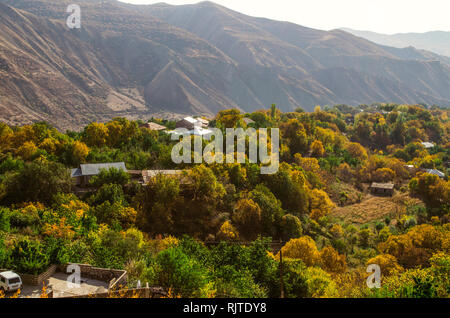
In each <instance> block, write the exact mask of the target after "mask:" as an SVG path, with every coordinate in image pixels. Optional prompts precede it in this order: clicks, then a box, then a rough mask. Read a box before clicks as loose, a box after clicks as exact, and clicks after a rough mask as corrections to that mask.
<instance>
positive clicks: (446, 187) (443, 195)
mask: <svg viewBox="0 0 450 318" xmlns="http://www.w3.org/2000/svg"><path fill="white" fill-rule="evenodd" d="M409 189H410V191H411V193H412V194H413V195H417V196H419V197H421V198H422V199H423V201H424V202H425V204H426V205H427V206H429V207H430V208H434V209H433V210H431V209H430V211H432V212H434V211H436V212H437V213H438V214H439V215H444V214H445V213H446V211H448V207H449V205H450V182H449V181H445V180H442V179H440V178H439V177H438V176H435V175H431V174H428V173H423V174H421V175H419V176H418V177H416V178H413V179H411V181H410V183H409Z"/></svg>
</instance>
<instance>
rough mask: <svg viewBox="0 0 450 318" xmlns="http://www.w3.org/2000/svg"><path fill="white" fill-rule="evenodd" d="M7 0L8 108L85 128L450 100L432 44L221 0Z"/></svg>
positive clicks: (0, 75) (3, 39) (4, 94)
mask: <svg viewBox="0 0 450 318" xmlns="http://www.w3.org/2000/svg"><path fill="white" fill-rule="evenodd" d="M71 3H72V1H68V0H60V1H58V2H57V3H55V1H49V0H33V1H31V0H0V29H1V30H2V32H1V33H0V83H1V85H0V96H1V98H0V118H1V119H2V120H4V121H7V122H8V123H10V124H21V123H25V122H30V121H36V120H47V121H49V122H51V123H52V124H54V125H56V126H57V127H58V128H60V129H77V128H79V127H80V126H82V125H83V124H85V123H87V122H89V121H92V120H106V119H109V118H112V117H115V116H128V117H131V118H145V117H149V116H151V115H152V114H155V113H162V112H171V113H178V114H204V115H211V114H214V113H216V112H217V111H218V110H221V109H224V108H230V107H237V108H240V109H242V110H245V111H252V110H255V109H259V108H267V106H268V105H270V104H272V103H275V104H277V105H278V107H279V108H281V109H282V110H284V111H289V110H292V109H294V108H296V107H302V108H304V109H306V110H312V109H313V107H314V106H315V105H319V104H320V105H325V104H338V103H346V104H352V105H356V104H360V103H371V102H398V103H412V104H413V103H421V102H423V103H427V104H439V105H450V90H449V89H448V88H449V87H450V67H449V66H448V65H447V63H446V61H447V60H445V58H443V57H440V56H438V55H435V54H431V53H429V52H425V51H419V50H414V49H411V48H410V49H408V50H405V49H397V48H390V47H385V46H381V45H377V44H374V43H372V42H369V41H367V40H364V39H362V38H358V37H356V36H353V35H351V34H349V33H346V32H344V31H340V30H335V31H331V32H325V31H319V30H314V29H309V28H305V27H302V26H299V25H295V24H292V23H286V22H277V21H271V20H267V19H261V18H253V17H249V16H246V15H243V14H240V13H237V12H234V11H232V10H229V9H227V8H224V7H221V6H219V5H216V4H213V3H211V2H202V3H199V4H196V5H186V6H170V5H166V4H156V5H149V6H135V5H129V4H124V3H121V2H117V1H112V0H109V1H98V0H96V1H94V0H81V1H78V2H77V3H79V4H80V6H81V10H82V28H81V29H80V30H70V29H68V28H67V26H66V24H65V21H66V18H67V16H68V14H67V13H66V8H67V6H68V5H69V4H71Z"/></svg>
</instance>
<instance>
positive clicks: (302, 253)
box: [281, 236, 320, 266]
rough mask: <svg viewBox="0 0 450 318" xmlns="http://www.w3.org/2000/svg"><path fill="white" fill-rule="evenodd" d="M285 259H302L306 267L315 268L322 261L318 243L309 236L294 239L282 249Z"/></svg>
mask: <svg viewBox="0 0 450 318" xmlns="http://www.w3.org/2000/svg"><path fill="white" fill-rule="evenodd" d="M281 252H282V253H283V256H284V257H288V258H296V259H301V260H302V261H303V262H304V263H305V265H306V266H314V265H316V264H318V262H319V260H320V254H319V251H318V250H317V247H316V243H315V242H314V240H313V239H312V238H311V237H309V236H302V237H300V238H297V239H292V240H290V241H289V242H287V243H286V245H285V246H283V247H282V249H281Z"/></svg>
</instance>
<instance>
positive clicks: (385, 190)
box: [370, 182, 394, 196]
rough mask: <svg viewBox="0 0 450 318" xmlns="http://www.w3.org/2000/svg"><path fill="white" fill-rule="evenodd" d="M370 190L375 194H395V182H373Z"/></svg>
mask: <svg viewBox="0 0 450 318" xmlns="http://www.w3.org/2000/svg"><path fill="white" fill-rule="evenodd" d="M370 192H371V193H372V194H375V195H389V196H392V195H394V184H393V183H376V182H374V183H372V185H371V186H370Z"/></svg>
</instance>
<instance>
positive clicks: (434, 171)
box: [425, 169, 445, 178]
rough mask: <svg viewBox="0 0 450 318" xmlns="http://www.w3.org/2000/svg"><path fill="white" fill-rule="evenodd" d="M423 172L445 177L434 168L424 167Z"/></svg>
mask: <svg viewBox="0 0 450 318" xmlns="http://www.w3.org/2000/svg"><path fill="white" fill-rule="evenodd" d="M425 172H426V173H429V174H433V175H435V176H438V177H439V178H445V173H443V172H442V171H439V170H436V169H425Z"/></svg>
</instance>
